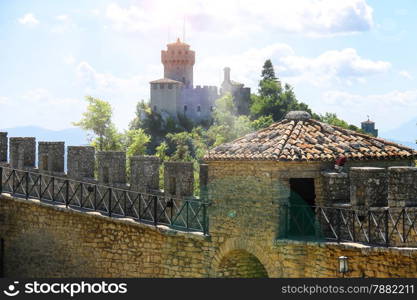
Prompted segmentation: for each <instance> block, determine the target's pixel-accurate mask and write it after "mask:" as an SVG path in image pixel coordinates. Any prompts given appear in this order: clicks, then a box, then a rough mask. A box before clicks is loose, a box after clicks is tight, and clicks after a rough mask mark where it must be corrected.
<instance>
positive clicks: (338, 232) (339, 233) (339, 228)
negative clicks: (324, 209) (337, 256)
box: [336, 209, 342, 243]
mask: <svg viewBox="0 0 417 300" xmlns="http://www.w3.org/2000/svg"><path fill="white" fill-rule="evenodd" d="M336 213H337V218H336V222H337V242H338V243H340V240H341V238H340V235H341V233H342V230H341V225H342V224H340V223H341V218H340V211H339V209H336Z"/></svg>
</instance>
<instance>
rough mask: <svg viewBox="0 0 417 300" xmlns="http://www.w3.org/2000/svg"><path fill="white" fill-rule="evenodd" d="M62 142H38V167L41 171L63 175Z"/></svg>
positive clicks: (63, 150) (63, 151)
mask: <svg viewBox="0 0 417 300" xmlns="http://www.w3.org/2000/svg"><path fill="white" fill-rule="evenodd" d="M64 157H65V143H64V142H39V144H38V168H39V171H40V172H42V173H47V174H55V175H63V174H64V171H65V170H64V161H65V158H64Z"/></svg>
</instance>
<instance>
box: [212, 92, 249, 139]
mask: <svg viewBox="0 0 417 300" xmlns="http://www.w3.org/2000/svg"><path fill="white" fill-rule="evenodd" d="M252 131H253V128H252V126H251V121H250V119H249V117H247V116H243V115H241V116H239V115H237V110H236V107H235V105H234V101H233V98H232V96H231V95H230V94H226V95H225V96H223V97H221V98H219V99H217V100H216V110H215V111H214V113H213V125H212V126H211V127H210V128H209V129H208V131H207V135H208V137H207V140H208V141H211V142H209V143H208V144H209V145H210V146H211V145H212V146H218V145H220V144H222V143H226V142H230V141H232V140H234V139H236V138H238V137H240V136H242V135H245V134H247V133H250V132H252Z"/></svg>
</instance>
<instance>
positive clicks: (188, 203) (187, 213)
mask: <svg viewBox="0 0 417 300" xmlns="http://www.w3.org/2000/svg"><path fill="white" fill-rule="evenodd" d="M185 205H186V206H185V209H186V224H185V225H186V226H187V229H189V228H190V224H188V223H189V207H188V206H189V205H190V202H188V201H187V200H186V201H185Z"/></svg>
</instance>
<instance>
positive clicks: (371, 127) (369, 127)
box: [361, 116, 378, 137]
mask: <svg viewBox="0 0 417 300" xmlns="http://www.w3.org/2000/svg"><path fill="white" fill-rule="evenodd" d="M361 129H362V130H363V131H365V132H366V133H368V134H370V135H373V136H375V137H377V136H378V129H375V122H373V121H371V120H369V116H368V120H366V121H363V122H361Z"/></svg>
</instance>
